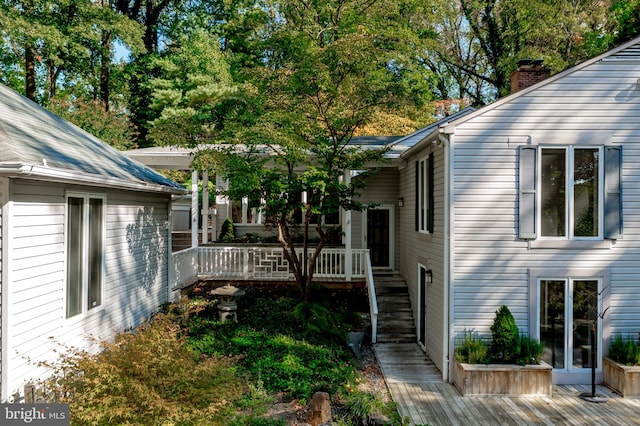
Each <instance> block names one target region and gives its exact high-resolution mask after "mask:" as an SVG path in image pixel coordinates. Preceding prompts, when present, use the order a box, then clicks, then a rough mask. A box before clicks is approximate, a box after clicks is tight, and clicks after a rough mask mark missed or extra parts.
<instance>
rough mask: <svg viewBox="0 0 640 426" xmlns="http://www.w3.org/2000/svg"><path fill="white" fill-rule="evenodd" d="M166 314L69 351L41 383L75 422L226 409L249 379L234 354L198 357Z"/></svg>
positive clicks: (211, 416) (149, 419)
mask: <svg viewBox="0 0 640 426" xmlns="http://www.w3.org/2000/svg"><path fill="white" fill-rule="evenodd" d="M185 343H186V338H185V337H184V335H183V333H182V330H181V328H180V326H179V325H178V324H177V323H176V321H175V318H174V317H172V316H171V315H170V314H158V315H157V316H156V317H155V318H154V319H153V320H152V321H150V322H147V323H145V324H143V325H142V326H140V327H138V328H137V329H136V330H135V331H133V332H127V333H122V334H119V335H118V336H117V337H116V339H115V340H114V341H113V342H112V343H104V344H103V346H104V347H103V350H102V351H101V352H100V353H99V354H97V355H90V354H88V353H85V352H79V351H70V352H69V353H67V354H66V355H63V356H62V359H61V362H60V364H57V365H53V366H50V367H52V368H53V371H54V374H53V376H52V377H51V379H49V380H48V381H47V382H46V383H45V384H44V385H45V388H46V389H48V391H49V396H50V398H51V399H53V400H55V401H57V402H61V403H69V404H70V412H71V416H72V417H71V422H72V423H73V424H98V425H107V424H108V425H112V424H167V423H182V424H185V423H188V424H195V423H202V422H205V423H206V422H211V421H214V422H215V421H216V419H222V418H224V417H225V416H226V415H228V413H229V411H230V410H231V409H232V405H231V404H232V402H233V401H234V400H237V399H239V398H240V396H241V395H242V394H243V392H244V391H245V390H246V389H247V384H246V383H245V382H244V380H242V379H240V378H239V377H238V376H237V375H236V373H235V370H234V367H233V363H232V361H233V360H232V359H230V358H226V357H206V358H202V357H199V356H198V354H197V353H196V352H193V351H192V350H190V349H189V348H188V346H187V345H186V344H185Z"/></svg>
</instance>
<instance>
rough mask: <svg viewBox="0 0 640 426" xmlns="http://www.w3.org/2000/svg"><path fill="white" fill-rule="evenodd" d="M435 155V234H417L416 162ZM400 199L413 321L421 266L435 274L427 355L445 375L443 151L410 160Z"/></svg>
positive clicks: (403, 255) (404, 170)
mask: <svg viewBox="0 0 640 426" xmlns="http://www.w3.org/2000/svg"><path fill="white" fill-rule="evenodd" d="M430 152H433V154H434V199H435V200H434V201H435V205H434V206H433V207H434V209H435V210H434V232H433V233H432V234H426V233H421V232H418V231H416V230H415V214H416V202H417V200H416V176H415V174H416V173H415V161H416V160H418V159H424V158H426V156H427V155H428V154H429V153H430ZM399 187H400V196H402V197H403V198H404V207H400V208H399V219H400V231H399V234H398V235H397V240H398V241H400V242H401V246H400V251H401V255H400V257H399V259H398V265H399V269H400V272H401V274H402V275H403V276H404V277H405V278H406V279H407V283H408V286H409V294H410V297H411V304H412V308H413V313H414V318H416V321H417V318H418V296H419V294H418V291H419V283H418V279H419V276H418V272H419V270H418V264H422V265H423V266H424V267H425V268H428V269H431V270H432V271H433V284H430V285H428V286H427V306H426V312H427V325H426V327H427V345H426V346H427V351H428V354H429V356H430V357H431V359H432V360H433V362H434V364H436V365H437V366H438V368H440V370H441V371H444V366H445V363H446V354H447V350H448V349H447V348H446V343H445V336H446V329H447V318H446V314H445V312H446V295H445V286H444V254H445V253H444V251H445V245H444V239H445V234H444V207H445V206H444V200H445V184H444V150H443V149H440V148H433V147H427V149H425V150H424V151H422V152H420V153H417V154H416V155H415V156H413V157H411V158H408V159H407V162H406V167H404V168H402V169H401V171H400V186H399Z"/></svg>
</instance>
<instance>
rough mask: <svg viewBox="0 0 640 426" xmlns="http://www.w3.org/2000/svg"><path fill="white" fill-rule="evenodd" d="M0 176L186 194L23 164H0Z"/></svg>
mask: <svg viewBox="0 0 640 426" xmlns="http://www.w3.org/2000/svg"><path fill="white" fill-rule="evenodd" d="M0 175H2V176H7V177H13V178H24V179H32V180H40V181H47V182H52V181H53V182H64V183H70V184H77V185H93V186H97V187H101V188H114V189H128V190H133V191H144V192H159V193H165V194H184V193H186V192H187V190H186V189H180V188H173V187H169V186H164V185H158V184H153V183H147V182H142V181H137V182H136V181H127V180H123V179H116V178H107V177H103V176H100V177H96V176H94V175H90V174H85V173H74V172H70V171H68V170H62V169H55V168H52V167H44V166H36V165H29V164H24V163H3V164H0Z"/></svg>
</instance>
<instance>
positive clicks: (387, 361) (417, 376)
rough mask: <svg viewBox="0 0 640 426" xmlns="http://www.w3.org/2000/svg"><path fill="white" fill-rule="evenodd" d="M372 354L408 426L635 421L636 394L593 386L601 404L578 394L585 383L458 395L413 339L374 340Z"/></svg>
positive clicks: (639, 414)
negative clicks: (539, 391)
mask: <svg viewBox="0 0 640 426" xmlns="http://www.w3.org/2000/svg"><path fill="white" fill-rule="evenodd" d="M374 348H375V353H376V357H377V358H378V362H379V363H380V367H381V369H382V371H383V373H384V375H385V379H386V381H387V386H388V388H389V391H390V393H391V396H392V398H393V399H394V401H395V402H396V403H397V404H398V412H399V413H400V415H401V416H403V417H407V418H408V419H409V424H412V425H427V424H428V425H430V426H466V425H474V426H475V425H483V426H494V425H514V426H516V425H523V426H524V425H527V426H528V425H547V426H552V425H553V426H555V425H567V426H568V425H575V426H585V425H593V426H596V425H598V426H600V425H608V426H614V425H615V426H618V425H620V426H626V425H629V426H631V425H640V398H634V397H631V398H629V397H627V398H622V397H621V396H619V395H617V394H615V393H613V392H612V391H611V390H610V389H608V388H606V387H603V386H597V393H598V394H599V395H606V396H608V397H609V401H608V402H606V403H590V402H586V401H584V400H582V399H580V397H579V395H580V394H581V393H583V392H591V386H590V385H570V386H553V396H551V397H546V396H541V397H503V396H497V397H484V396H467V397H463V396H460V394H459V393H458V391H457V390H456V389H455V387H454V386H453V385H451V384H449V383H443V382H442V375H441V374H440V372H439V371H438V370H437V369H436V368H435V366H434V365H433V363H432V362H431V361H430V360H429V359H428V358H427V357H426V356H425V354H424V353H423V352H422V350H421V349H420V348H419V347H418V345H417V344H414V343H406V344H377V345H375V346H374Z"/></svg>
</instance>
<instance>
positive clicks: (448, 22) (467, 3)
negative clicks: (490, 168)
mask: <svg viewBox="0 0 640 426" xmlns="http://www.w3.org/2000/svg"><path fill="white" fill-rule="evenodd" d="M612 4H613V5H615V7H614V10H616V11H617V12H618V13H611V10H612ZM436 10H437V14H438V17H439V18H440V20H439V21H436V22H435V24H434V25H435V26H434V31H436V32H437V33H438V34H439V35H440V36H441V37H440V40H439V43H437V44H433V45H432V46H431V47H429V48H428V49H427V50H426V51H425V53H424V56H425V58H427V59H426V60H425V63H426V65H427V66H428V67H429V68H430V69H438V68H440V69H444V70H445V73H444V75H445V76H448V78H449V79H451V80H452V81H453V83H454V84H453V87H456V86H457V87H459V90H460V92H461V93H460V94H458V96H459V97H463V96H469V97H470V98H471V100H472V102H473V103H474V104H484V103H486V102H487V101H491V100H493V98H494V97H496V96H497V97H500V96H505V95H507V94H508V93H509V85H510V84H509V79H510V73H511V71H513V70H514V69H515V67H516V63H517V61H518V60H519V59H523V58H534V59H537V58H541V59H544V60H545V63H546V64H547V65H548V66H550V67H551V68H552V71H554V72H557V71H561V70H563V69H565V68H567V67H570V66H573V65H575V64H577V63H578V62H581V61H583V60H585V59H588V58H590V57H593V56H595V55H597V54H599V53H602V52H603V51H605V50H606V49H608V48H610V47H611V46H612V44H613V43H614V42H616V34H617V33H618V31H619V29H620V28H625V23H626V22H633V19H634V18H633V16H634V12H633V10H634V5H633V0H621V1H619V2H613V3H612V1H610V0H607V1H597V0H559V1H554V2H527V1H524V0H514V1H509V2H505V1H502V0H456V2H453V3H452V2H440V3H438V4H437V8H436ZM635 16H636V17H637V16H638V15H637V13H636V15H635ZM616 17H617V20H616ZM627 27H628V26H627ZM627 37H628V35H627ZM451 80H450V81H441V82H440V83H445V84H446V83H449V82H451ZM441 86H444V87H446V86H445V85H444V84H441ZM441 92H443V93H444V90H441Z"/></svg>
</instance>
